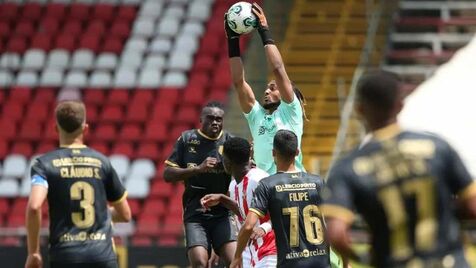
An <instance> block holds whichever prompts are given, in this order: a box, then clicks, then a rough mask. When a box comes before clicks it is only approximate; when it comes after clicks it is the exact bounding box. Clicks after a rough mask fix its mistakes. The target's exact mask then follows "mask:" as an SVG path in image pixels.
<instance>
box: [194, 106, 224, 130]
mask: <svg viewBox="0 0 476 268" xmlns="http://www.w3.org/2000/svg"><path fill="white" fill-rule="evenodd" d="M224 115H225V111H224V110H223V105H222V104H221V103H220V102H217V101H212V102H209V103H208V104H207V105H205V107H203V109H202V113H201V115H200V123H201V130H202V132H203V133H204V134H205V135H207V136H209V137H211V138H216V137H218V136H219V135H220V133H221V131H222V129H223V116H224Z"/></svg>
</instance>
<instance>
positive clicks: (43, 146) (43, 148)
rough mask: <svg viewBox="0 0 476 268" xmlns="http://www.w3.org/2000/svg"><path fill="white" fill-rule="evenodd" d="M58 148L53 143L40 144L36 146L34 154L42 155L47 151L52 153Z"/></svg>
mask: <svg viewBox="0 0 476 268" xmlns="http://www.w3.org/2000/svg"><path fill="white" fill-rule="evenodd" d="M57 147H58V144H56V143H55V142H43V141H42V142H41V143H40V144H38V148H36V151H35V154H44V153H47V152H49V151H53V150H54V149H55V148H57Z"/></svg>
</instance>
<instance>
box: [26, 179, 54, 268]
mask: <svg viewBox="0 0 476 268" xmlns="http://www.w3.org/2000/svg"><path fill="white" fill-rule="evenodd" d="M47 193H48V189H47V188H46V187H44V186H40V185H33V186H32V187H31V192H30V199H29V200H28V206H27V209H26V228H27V244H28V258H27V261H26V264H25V267H27V268H36V267H42V259H41V255H40V227H41V206H42V205H43V202H44V201H45V199H46V195H47Z"/></svg>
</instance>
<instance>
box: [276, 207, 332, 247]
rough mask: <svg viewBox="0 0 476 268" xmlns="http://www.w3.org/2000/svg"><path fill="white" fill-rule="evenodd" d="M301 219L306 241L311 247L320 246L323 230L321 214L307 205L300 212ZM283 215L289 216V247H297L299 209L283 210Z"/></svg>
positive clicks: (315, 208)
mask: <svg viewBox="0 0 476 268" xmlns="http://www.w3.org/2000/svg"><path fill="white" fill-rule="evenodd" d="M302 214H303V216H302V219H303V223H304V231H305V233H306V240H307V241H308V242H309V243H311V244H313V245H320V244H322V242H324V229H323V226H324V225H323V224H322V221H321V219H320V218H319V217H320V216H321V212H320V211H319V207H317V206H316V205H307V206H305V207H304V208H303V210H302ZM283 215H289V245H290V246H291V247H298V246H299V207H290V208H283Z"/></svg>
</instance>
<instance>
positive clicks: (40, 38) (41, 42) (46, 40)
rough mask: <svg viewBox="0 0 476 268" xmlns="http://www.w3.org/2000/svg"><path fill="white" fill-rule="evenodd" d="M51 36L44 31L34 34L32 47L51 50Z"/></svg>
mask: <svg viewBox="0 0 476 268" xmlns="http://www.w3.org/2000/svg"><path fill="white" fill-rule="evenodd" d="M51 45H52V44H51V37H50V36H48V35H46V34H44V33H39V34H36V35H35V36H33V38H32V40H31V44H30V47H31V48H36V49H40V50H43V51H46V52H47V51H49V50H50V49H51Z"/></svg>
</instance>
